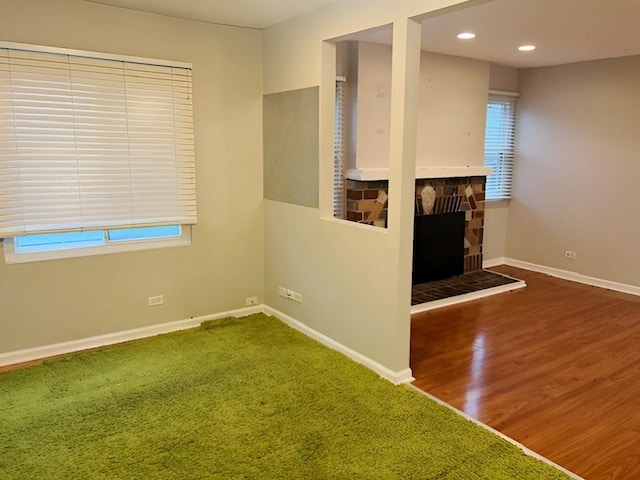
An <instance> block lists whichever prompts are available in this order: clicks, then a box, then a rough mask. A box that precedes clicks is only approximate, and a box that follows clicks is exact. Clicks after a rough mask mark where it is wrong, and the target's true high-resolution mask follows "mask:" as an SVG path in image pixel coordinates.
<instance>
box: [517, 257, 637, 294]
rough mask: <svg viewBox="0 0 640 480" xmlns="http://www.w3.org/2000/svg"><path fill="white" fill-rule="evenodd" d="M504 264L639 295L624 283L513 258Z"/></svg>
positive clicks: (634, 288)
mask: <svg viewBox="0 0 640 480" xmlns="http://www.w3.org/2000/svg"><path fill="white" fill-rule="evenodd" d="M504 264H505V265H510V266H512V267H517V268H523V269H524V270H531V271H533V272H538V273H545V274H547V275H551V276H552V277H557V278H562V279H563V280H569V281H571V282H578V283H584V284H585V285H591V286H593V287H600V288H606V289H608V290H614V291H616V292H622V293H628V294H631V295H640V287H636V286H634V285H627V284H626V283H618V282H612V281H610V280H602V279H600V278H595V277H588V276H586V275H581V274H579V273H576V272H570V271H569V270H561V269H559V268H553V267H546V266H544V265H537V264H535V263H529V262H523V261H521V260H516V259H514V258H505V259H504Z"/></svg>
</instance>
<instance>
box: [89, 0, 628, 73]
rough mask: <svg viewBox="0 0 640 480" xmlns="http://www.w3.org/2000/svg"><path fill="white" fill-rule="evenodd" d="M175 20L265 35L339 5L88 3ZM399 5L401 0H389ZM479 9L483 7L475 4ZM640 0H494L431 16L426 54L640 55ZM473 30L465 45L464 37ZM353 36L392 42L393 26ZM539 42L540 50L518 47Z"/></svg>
mask: <svg viewBox="0 0 640 480" xmlns="http://www.w3.org/2000/svg"><path fill="white" fill-rule="evenodd" d="M85 1H90V2H93V3H102V4H106V5H112V6H116V7H123V8H129V9H132V10H140V11H145V12H151V13H158V14H162V15H169V16H173V17H179V18H186V19H191V20H199V21H205V22H210V23H218V24H225V25H236V26H242V27H248V28H257V29H263V28H266V27H269V26H271V25H275V24H277V23H280V22H283V21H285V20H288V19H290V18H293V17H296V16H299V15H303V14H305V13H309V12H311V11H313V10H316V9H318V8H321V7H323V6H325V5H327V4H330V3H334V2H335V1H337V0H304V1H301V0H180V1H177V0H85ZM389 1H397V0H389ZM474 3H475V2H474ZM638 20H640V0H491V1H484V2H480V3H479V4H475V5H472V6H470V7H466V8H459V7H458V8H453V9H451V10H448V11H447V10H445V11H442V12H437V13H436V14H434V15H430V16H429V17H428V18H426V19H424V20H423V22H422V25H423V27H422V46H423V49H424V50H428V51H432V52H438V53H445V54H449V55H457V56H461V57H469V58H477V59H481V60H487V61H490V62H493V63H498V64H502V65H508V66H512V67H518V68H524V67H540V66H547V65H557V64H562V63H572V62H579V61H585V60H595V59H601V58H611V57H622V56H627V55H636V54H640V34H639V33H638V27H637V24H638ZM462 31H473V32H474V33H476V35H477V37H476V38H475V39H473V40H467V41H462V40H458V39H457V38H456V34H458V33H460V32H462ZM349 38H352V39H357V40H363V41H373V42H378V43H389V44H390V43H391V38H392V30H391V27H387V28H385V29H380V30H376V31H369V32H365V33H361V34H360V33H359V34H356V35H352V36H350V37H349ZM522 44H535V45H536V47H537V49H536V50H535V51H534V52H530V53H522V52H519V51H518V50H517V46H519V45H522Z"/></svg>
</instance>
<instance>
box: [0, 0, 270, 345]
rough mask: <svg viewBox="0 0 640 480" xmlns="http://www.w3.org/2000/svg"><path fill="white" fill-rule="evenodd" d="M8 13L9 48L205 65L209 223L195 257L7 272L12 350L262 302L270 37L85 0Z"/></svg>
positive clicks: (117, 258) (147, 255) (0, 323)
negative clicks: (152, 302)
mask: <svg viewBox="0 0 640 480" xmlns="http://www.w3.org/2000/svg"><path fill="white" fill-rule="evenodd" d="M1 7H2V8H1V12H0V39H1V40H4V41H11V42H20V43H33V44H39V45H52V46H58V47H67V48H73V49H82V50H92V51H97V52H111V53H118V54H125V55H135V56H142V57H150V58H160V59H169V60H178V61H185V62H192V63H193V94H194V121H195V147H196V168H197V182H198V183H197V188H198V207H199V208H198V218H199V220H198V225H197V226H195V227H194V229H193V245H192V246H190V247H180V248H170V249H160V250H150V251H145V252H131V253H122V254H112V255H102V256H96V257H85V258H75V259H68V260H52V261H46V262H36V263H29V264H17V265H6V264H4V263H3V262H2V263H0V352H8V351H14V350H18V349H24V348H29V347H36V346H42V345H49V344H53V343H57V342H63V341H69V340H74V339H80V338H85V337H89V336H94V335H101V334H106V333H111V332H117V331H122V330H127V329H132V328H137V327H144V326H147V325H152V324H158V323H163V322H170V321H175V320H181V319H185V318H189V317H192V316H193V317H196V316H201V315H206V314H211V313H218V312H223V311H227V310H231V309H236V308H241V307H244V300H245V297H247V296H253V295H258V296H259V297H260V300H262V289H263V206H262V140H261V139H262V95H261V94H262V64H261V62H262V45H261V44H262V38H261V33H260V32H257V31H255V30H248V29H240V28H231V27H223V26H215V25H210V24H206V23H199V22H192V21H186V20H178V19H172V18H169V17H164V16H157V15H150V14H143V13H137V12H134V11H130V10H123V9H119V8H113V7H107V6H103V5H98V4H94V3H91V2H85V1H79V0H55V1H54V0H2V5H1ZM0 253H1V252H0ZM157 294H163V295H164V299H165V304H164V305H163V306H160V307H153V308H149V307H148V306H147V297H148V296H150V295H157Z"/></svg>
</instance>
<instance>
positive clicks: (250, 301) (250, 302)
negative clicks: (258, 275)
mask: <svg viewBox="0 0 640 480" xmlns="http://www.w3.org/2000/svg"><path fill="white" fill-rule="evenodd" d="M244 304H245V305H257V304H258V297H247V298H245V299H244Z"/></svg>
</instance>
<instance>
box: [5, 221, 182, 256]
mask: <svg viewBox="0 0 640 480" xmlns="http://www.w3.org/2000/svg"><path fill="white" fill-rule="evenodd" d="M188 245H191V229H190V228H183V233H182V235H181V236H180V237H176V238H168V239H154V240H148V239H147V240H136V241H129V242H119V243H110V244H108V245H100V246H97V247H83V248H70V249H65V250H50V251H48V252H34V253H16V252H15V248H14V244H13V239H12V238H5V239H4V261H5V263H8V264H13V263H29V262H40V261H44V260H58V259H62V258H75V257H89V256H93V255H105V254H109V253H121V252H137V251H142V250H153V249H156V248H169V247H185V246H188Z"/></svg>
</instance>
